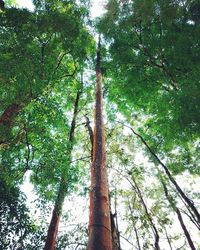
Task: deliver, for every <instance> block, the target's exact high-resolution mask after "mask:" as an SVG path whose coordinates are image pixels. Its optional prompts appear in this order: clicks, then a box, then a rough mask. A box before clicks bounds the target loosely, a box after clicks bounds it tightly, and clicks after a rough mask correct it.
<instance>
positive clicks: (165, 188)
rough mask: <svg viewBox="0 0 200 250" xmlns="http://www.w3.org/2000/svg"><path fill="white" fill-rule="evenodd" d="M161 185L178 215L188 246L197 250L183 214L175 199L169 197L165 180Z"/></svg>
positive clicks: (192, 249)
mask: <svg viewBox="0 0 200 250" xmlns="http://www.w3.org/2000/svg"><path fill="white" fill-rule="evenodd" d="M161 183H162V185H163V189H164V192H165V196H166V198H167V200H168V201H169V204H170V205H171V207H172V208H173V210H174V211H175V213H176V214H177V217H178V220H179V222H180V225H181V227H182V229H183V232H184V234H185V237H186V239H187V241H188V244H189V246H190V248H191V250H196V248H195V246H194V243H193V241H192V239H191V236H190V234H189V232H188V230H187V228H186V226H185V224H184V221H183V218H182V215H181V212H180V210H179V208H178V207H177V206H176V205H175V202H174V200H173V198H172V197H171V196H170V195H169V193H168V189H167V186H166V184H165V182H164V180H163V179H162V177H161Z"/></svg>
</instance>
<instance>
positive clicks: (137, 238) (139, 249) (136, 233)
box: [134, 225, 142, 250]
mask: <svg viewBox="0 0 200 250" xmlns="http://www.w3.org/2000/svg"><path fill="white" fill-rule="evenodd" d="M134 232H135V236H136V240H137V245H138V250H142V249H141V246H140V239H139V237H138V231H137V228H136V227H135V225H134Z"/></svg>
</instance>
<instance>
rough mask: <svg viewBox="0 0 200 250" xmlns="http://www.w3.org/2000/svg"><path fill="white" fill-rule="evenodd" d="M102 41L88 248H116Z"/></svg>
mask: <svg viewBox="0 0 200 250" xmlns="http://www.w3.org/2000/svg"><path fill="white" fill-rule="evenodd" d="M101 82H102V75H101V69H100V43H99V47H98V52H97V64H96V106H95V127H94V143H93V161H92V169H91V190H90V219H89V240H88V246H87V250H112V236H111V223H110V208H109V196H108V181H107V172H106V157H105V138H104V127H103V117H102V86H101V84H102V83H101Z"/></svg>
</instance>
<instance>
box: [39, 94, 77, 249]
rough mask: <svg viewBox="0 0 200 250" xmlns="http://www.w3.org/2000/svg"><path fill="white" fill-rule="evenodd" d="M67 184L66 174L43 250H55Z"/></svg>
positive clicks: (73, 119) (62, 179) (73, 122)
mask: <svg viewBox="0 0 200 250" xmlns="http://www.w3.org/2000/svg"><path fill="white" fill-rule="evenodd" d="M80 94H81V90H79V91H78V92H77V95H76V100H75V103H74V114H73V118H72V122H71V128H70V133H69V142H70V143H71V150H70V152H68V153H69V154H71V151H72V149H73V141H74V132H75V127H76V117H77V114H78V102H79V99H80ZM66 164H67V163H66ZM67 184H68V183H67V176H66V174H63V176H61V181H60V186H59V190H58V194H57V198H56V201H55V205H54V209H53V213H52V217H51V221H50V224H49V228H48V233H47V238H46V242H45V246H44V250H54V249H55V244H56V237H57V233H58V226H59V221H60V216H61V213H62V206H63V203H64V199H65V196H66V192H67Z"/></svg>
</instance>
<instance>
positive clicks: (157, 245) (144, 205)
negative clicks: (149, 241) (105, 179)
mask: <svg viewBox="0 0 200 250" xmlns="http://www.w3.org/2000/svg"><path fill="white" fill-rule="evenodd" d="M132 180H133V182H134V185H135V186H133V185H132V186H133V187H134V189H136V191H137V194H138V196H139V198H140V200H141V202H142V205H143V207H144V210H145V213H146V215H147V218H148V220H149V222H150V224H151V227H152V231H153V234H154V238H155V241H154V246H155V249H156V250H160V246H159V239H160V237H159V234H158V230H157V228H156V226H155V224H154V222H153V219H152V217H151V215H150V213H149V211H148V208H147V206H146V203H145V201H144V199H143V196H142V193H141V191H140V189H139V187H138V185H137V183H136V180H135V178H134V177H133V176H132Z"/></svg>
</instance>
